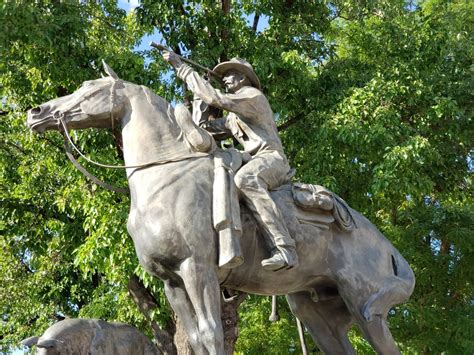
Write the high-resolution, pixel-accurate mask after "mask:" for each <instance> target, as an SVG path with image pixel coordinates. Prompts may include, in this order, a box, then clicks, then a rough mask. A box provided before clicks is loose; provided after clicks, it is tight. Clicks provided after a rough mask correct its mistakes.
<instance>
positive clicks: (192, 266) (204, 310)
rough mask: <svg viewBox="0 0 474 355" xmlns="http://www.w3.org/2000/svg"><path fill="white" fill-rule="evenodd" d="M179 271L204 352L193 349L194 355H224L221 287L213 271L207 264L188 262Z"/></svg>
mask: <svg viewBox="0 0 474 355" xmlns="http://www.w3.org/2000/svg"><path fill="white" fill-rule="evenodd" d="M180 271H181V278H182V279H183V281H184V286H185V288H186V292H187V294H188V297H189V299H190V301H191V303H192V305H193V307H194V311H195V315H196V318H197V324H198V329H199V341H200V342H201V344H202V345H203V347H204V348H205V350H206V352H200V351H196V350H195V352H196V354H199V355H200V354H212V355H214V354H217V355H222V354H224V335H223V329H222V323H221V297H220V287H219V281H218V279H217V275H216V272H215V270H214V269H213V268H212V267H210V265H209V264H200V263H197V262H196V261H195V260H192V259H188V260H186V261H185V262H183V263H182V264H181V267H180Z"/></svg>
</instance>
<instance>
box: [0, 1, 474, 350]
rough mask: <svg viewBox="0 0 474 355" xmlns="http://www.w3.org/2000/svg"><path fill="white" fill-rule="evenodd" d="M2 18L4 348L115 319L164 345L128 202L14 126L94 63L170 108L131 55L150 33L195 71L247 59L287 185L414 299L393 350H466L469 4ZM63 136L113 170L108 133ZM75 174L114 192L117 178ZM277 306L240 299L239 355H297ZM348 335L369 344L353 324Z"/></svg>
mask: <svg viewBox="0 0 474 355" xmlns="http://www.w3.org/2000/svg"><path fill="white" fill-rule="evenodd" d="M0 8H1V13H0V22H1V23H2V26H3V28H2V31H1V36H0V40H1V47H0V51H1V57H2V58H4V60H3V61H1V62H0V70H1V74H2V75H1V86H0V90H1V97H2V101H1V112H0V114H1V115H2V116H3V118H4V119H3V120H2V121H1V122H0V125H1V134H2V139H1V140H0V142H1V143H0V149H1V151H2V154H1V166H2V169H1V170H0V171H1V172H2V184H1V190H0V191H1V194H2V196H1V199H2V205H1V209H2V211H1V213H2V224H1V228H2V232H3V233H2V237H1V238H0V243H1V253H2V256H1V258H0V272H1V274H2V281H1V282H2V283H1V287H0V306H1V308H2V320H3V324H2V328H1V329H2V330H1V332H2V333H1V349H2V350H3V351H8V349H10V348H11V347H12V346H13V347H14V346H15V345H16V344H17V343H18V341H19V340H21V339H23V338H26V337H28V336H30V335H32V334H34V333H35V334H38V333H40V332H41V331H42V330H44V329H45V328H46V327H47V326H48V325H49V324H51V322H53V321H55V320H57V319H61V318H62V317H65V316H72V317H76V316H82V317H96V318H104V319H110V320H121V321H125V322H127V323H131V324H135V325H137V326H138V327H140V328H141V329H143V330H145V331H147V332H148V334H149V335H151V334H152V333H153V334H154V335H155V337H156V338H158V340H160V339H161V340H162V341H163V342H167V341H169V340H166V334H168V335H170V334H171V335H172V334H173V332H174V329H175V320H174V318H173V316H172V313H171V310H170V309H169V307H168V306H167V305H166V300H165V298H164V295H163V291H162V288H161V284H160V282H159V281H157V280H153V279H151V278H150V277H148V276H147V275H146V274H145V273H144V272H143V270H142V269H141V268H140V267H139V266H138V261H137V258H136V256H135V251H134V248H133V245H132V243H131V240H130V238H129V237H128V236H127V234H126V230H125V224H126V216H127V212H128V197H126V196H119V195H116V194H113V193H111V192H108V191H105V190H103V189H101V188H98V187H96V186H95V185H93V184H92V183H90V182H89V181H87V180H86V179H85V178H84V177H83V176H82V175H80V174H79V173H78V172H77V171H76V170H74V168H73V167H72V166H71V165H70V164H69V163H68V162H67V161H66V160H65V159H64V156H63V153H62V147H61V145H62V142H61V138H60V136H59V135H57V134H54V133H51V134H47V135H46V136H42V137H37V136H33V135H32V134H30V133H29V132H27V129H26V127H25V125H24V121H25V112H26V110H27V109H28V108H31V107H33V106H34V105H36V104H39V103H42V102H44V101H47V100H49V99H51V98H54V97H56V96H61V95H64V94H67V93H70V92H72V91H74V90H75V89H76V88H77V87H78V86H79V85H80V84H81V83H82V82H83V81H85V80H88V79H93V78H97V77H99V76H100V69H101V68H100V62H101V60H102V59H104V60H105V61H106V62H107V63H108V64H109V65H111V67H112V68H114V70H115V71H116V72H117V73H118V74H119V75H120V76H121V77H122V78H123V79H125V80H128V81H132V82H135V83H139V84H142V85H146V86H149V87H151V88H152V89H153V90H155V91H156V92H157V93H158V94H160V95H161V96H163V97H165V98H166V99H168V100H177V101H179V100H182V99H183V97H184V95H185V94H186V92H185V88H183V86H182V83H181V82H179V81H176V80H175V78H174V76H173V74H172V73H171V72H170V70H169V67H168V66H167V65H166V64H165V63H164V62H163V61H162V60H161V57H160V53H158V52H156V51H153V50H149V51H142V52H137V51H134V50H133V49H134V47H135V46H136V45H137V43H139V41H140V38H141V37H142V36H143V35H144V34H145V33H151V32H152V31H154V30H157V31H158V32H159V33H160V35H161V36H162V38H163V41H164V42H165V44H166V45H167V46H169V47H171V48H173V50H175V51H176V52H178V53H181V54H183V55H186V56H188V57H190V58H191V59H194V60H196V61H198V62H200V63H201V64H203V65H206V66H208V67H211V68H212V67H213V66H214V65H215V64H217V63H218V62H220V61H223V60H226V59H229V58H231V57H242V58H246V59H247V60H249V61H250V62H251V63H252V64H253V65H254V67H255V69H256V72H257V74H258V75H259V78H260V79H261V82H262V85H263V87H264V90H265V92H266V94H267V95H268V97H269V100H270V103H271V106H272V108H273V110H274V111H275V113H276V117H277V119H278V124H279V126H280V129H281V135H282V139H283V141H284V145H285V149H286V153H287V155H288V156H289V158H290V161H291V165H292V166H294V167H295V168H296V169H297V178H298V179H299V180H301V181H305V182H311V183H318V184H321V185H324V186H326V187H328V188H330V189H331V190H333V191H335V192H336V193H338V194H339V195H340V196H342V197H343V198H344V199H345V200H346V201H347V202H349V204H350V205H351V206H353V207H354V208H356V209H358V210H359V211H361V212H362V213H364V214H365V215H366V216H367V217H368V218H369V219H371V220H372V221H373V222H374V223H375V224H376V225H377V226H378V227H379V228H380V229H381V230H382V231H383V233H384V234H385V235H386V236H387V237H388V238H389V239H390V240H391V241H392V242H393V243H394V244H395V245H396V246H397V248H398V249H399V250H400V251H401V252H402V254H403V255H404V256H405V257H406V258H407V260H408V261H409V262H410V264H411V266H412V267H413V269H414V271H415V274H416V277H417V286H416V288H415V293H414V295H413V296H412V298H411V300H410V301H409V302H408V303H407V304H405V305H400V306H397V307H395V308H394V309H393V310H392V312H391V313H392V315H391V317H390V323H391V329H392V330H393V332H394V336H395V338H396V339H397V340H398V341H399V345H400V347H401V348H402V350H404V351H407V352H425V353H432V352H434V353H438V352H442V351H445V352H447V353H469V352H472V349H473V348H474V344H473V343H472V341H471V340H470V339H474V336H473V334H472V329H474V327H473V324H472V317H473V315H474V314H473V311H472V299H473V295H472V282H473V280H472V276H471V275H472V274H473V273H472V265H473V264H474V262H473V248H472V230H473V227H474V203H473V198H472V172H473V170H474V166H473V164H472V154H473V151H474V147H473V140H472V137H473V136H474V132H473V122H472V102H473V98H472V65H473V64H472V58H473V47H472V43H473V38H472V37H473V36H472V30H471V28H473V27H474V26H473V16H472V14H473V13H474V11H473V5H472V4H471V3H470V2H468V1H465V0H461V1H454V2H447V1H443V0H429V1H424V2H420V3H404V2H401V1H395V0H384V1H377V2H374V1H369V2H358V1H339V0H337V1H332V2H318V1H314V2H308V1H303V0H290V1H289V0H285V1H281V2H274V1H266V0H260V1H250V0H242V1H239V2H231V1H227V0H222V1H221V2H215V1H210V0H198V1H189V2H188V1H186V2H185V1H177V0H166V1H160V2H155V1H143V2H142V3H141V4H140V6H139V7H138V8H137V9H135V11H134V12H130V13H128V14H127V13H126V12H125V11H124V10H121V9H120V8H119V7H118V6H117V3H116V2H115V1H103V2H100V3H96V2H80V3H69V2H65V3H60V2H57V1H51V2H44V3H41V4H31V5H30V4H21V3H5V4H2V5H1V7H0ZM263 22H268V24H267V25H266V26H265V27H264V28H262V27H261V23H263ZM170 78H171V79H170ZM111 133H112V134H111ZM75 139H76V140H77V141H78V142H80V143H79V145H80V148H81V149H82V150H84V151H86V152H87V154H88V155H89V156H91V157H92V158H94V159H97V160H100V161H107V162H114V163H119V162H120V159H121V158H120V149H119V148H117V146H118V145H119V134H117V132H98V131H83V132H78V133H76V135H75ZM88 169H90V170H91V171H92V172H93V173H94V174H96V175H98V176H99V177H101V178H104V179H106V180H108V181H111V182H113V183H114V184H116V185H122V186H123V184H124V180H125V177H124V175H123V173H120V172H112V171H108V170H103V169H100V168H95V167H93V166H88ZM134 275H135V276H134ZM137 276H138V278H137ZM129 290H131V291H132V293H133V292H134V294H135V296H136V295H140V296H138V297H134V298H135V300H136V301H137V303H138V305H139V306H140V307H137V305H136V304H135V303H134V302H133V298H132V297H130V296H129ZM148 296H149V297H151V298H149V297H148ZM147 300H148V301H149V302H148V303H147ZM280 303H281V307H282V308H283V310H282V314H284V315H286V318H285V319H287V320H282V321H281V322H280V323H278V324H275V325H273V326H269V325H268V324H266V322H267V320H266V319H267V316H268V313H269V310H268V309H267V307H268V300H266V299H259V298H250V299H247V301H246V303H244V306H243V307H241V313H240V316H241V318H242V323H243V329H242V332H241V336H240V338H239V340H238V342H237V346H236V350H237V351H240V352H242V353H256V352H262V351H267V352H268V353H275V352H279V351H281V350H282V348H285V349H287V350H288V351H296V339H297V337H296V332H295V330H294V328H292V325H291V323H292V322H291V321H288V319H290V318H291V315H290V314H289V312H288V310H287V309H285V306H284V303H283V302H280ZM143 307H145V308H143ZM140 310H141V311H142V312H140ZM234 310H235V309H234ZM163 332H164V333H163ZM256 332H259V333H261V334H262V335H261V336H260V337H255V336H254V334H255V333H256ZM262 337H265V339H267V340H268V341H266V343H267V344H266V347H265V348H262V347H261V345H262V344H261V343H262V342H261V338H262ZM353 339H354V340H355V342H356V347H357V350H358V351H359V352H361V353H366V352H367V351H368V350H367V349H368V348H367V344H365V343H364V342H363V341H362V340H360V337H359V335H358V334H357V332H355V333H354V335H353ZM311 348H313V349H314V348H315V346H314V345H311Z"/></svg>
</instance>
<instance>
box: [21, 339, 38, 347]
mask: <svg viewBox="0 0 474 355" xmlns="http://www.w3.org/2000/svg"><path fill="white" fill-rule="evenodd" d="M38 339H39V337H36V336H33V337H29V338H26V339H23V340H22V341H21V342H20V344H21V345H23V346H27V347H29V348H31V347H32V346H33V345H36V344H37V343H38Z"/></svg>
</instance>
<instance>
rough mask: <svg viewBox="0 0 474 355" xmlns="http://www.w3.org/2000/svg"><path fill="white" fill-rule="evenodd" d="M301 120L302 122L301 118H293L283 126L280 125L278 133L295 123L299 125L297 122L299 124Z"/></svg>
mask: <svg viewBox="0 0 474 355" xmlns="http://www.w3.org/2000/svg"><path fill="white" fill-rule="evenodd" d="M301 120H302V118H301V116H295V117H291V118H290V119H289V120H288V121H286V122H284V123H282V124H281V125H279V126H278V127H277V129H278V132H281V131H283V130H285V129H287V128H288V127H290V126H292V125H294V124H295V123H297V122H299V121H301Z"/></svg>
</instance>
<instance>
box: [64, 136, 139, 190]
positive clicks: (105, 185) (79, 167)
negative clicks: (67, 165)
mask: <svg viewBox="0 0 474 355" xmlns="http://www.w3.org/2000/svg"><path fill="white" fill-rule="evenodd" d="M64 148H65V149H66V155H67V157H68V158H69V160H70V161H71V163H72V164H73V165H74V166H75V167H76V169H77V170H79V171H80V172H81V173H82V174H83V175H84V176H86V177H88V178H89V179H91V180H92V181H93V182H94V183H95V184H97V185H99V186H102V187H103V188H106V189H107V190H109V191H113V192H118V193H120V194H124V195H130V191H129V189H128V188H120V187H115V186H112V185H110V184H108V183H106V182H104V181H102V180H100V179H99V178H98V177H96V176H95V175H93V174H91V173H90V172H88V171H87V169H86V168H84V167H83V166H82V165H81V164H79V162H78V161H77V160H76V158H75V157H74V155H73V154H72V150H71V146H70V145H69V144H68V140H67V138H66V136H65V135H64Z"/></svg>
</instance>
